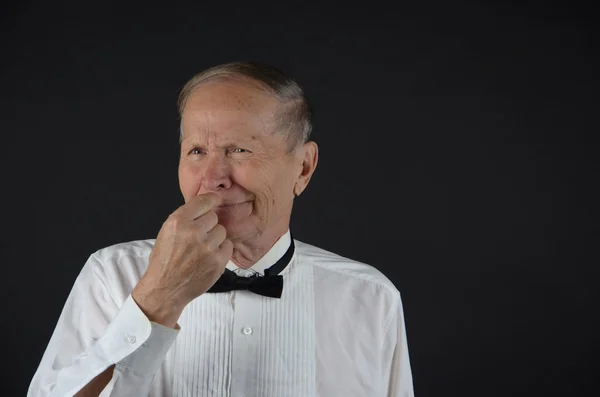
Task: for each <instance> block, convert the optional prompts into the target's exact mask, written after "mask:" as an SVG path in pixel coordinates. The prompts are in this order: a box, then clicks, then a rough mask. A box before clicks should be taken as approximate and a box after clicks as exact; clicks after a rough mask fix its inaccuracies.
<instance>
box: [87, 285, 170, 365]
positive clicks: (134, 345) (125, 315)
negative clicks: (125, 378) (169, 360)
mask: <svg viewBox="0 0 600 397" xmlns="http://www.w3.org/2000/svg"><path fill="white" fill-rule="evenodd" d="M177 328H179V326H177ZM178 334H179V329H173V328H169V327H165V326H164V325H161V324H158V323H155V322H152V321H150V320H148V317H146V315H145V314H144V312H142V310H141V309H140V308H139V306H138V305H137V304H136V303H135V301H134V300H133V298H132V297H131V295H129V296H128V297H127V299H126V300H125V302H124V303H123V306H122V307H121V309H120V310H119V313H118V314H117V316H116V317H115V318H114V319H113V321H112V322H111V323H110V325H109V326H108V328H107V330H106V333H105V334H104V336H103V337H102V338H101V339H100V340H99V341H98V342H99V343H100V345H101V346H102V348H103V350H104V351H105V353H106V355H107V356H108V358H109V359H110V361H111V362H113V363H117V364H118V365H119V366H123V367H126V368H128V369H130V370H132V371H134V372H136V373H138V374H141V375H152V374H154V373H155V372H156V371H157V370H158V368H159V367H160V365H161V363H162V361H163V360H164V358H165V355H166V354H167V352H168V351H169V349H170V348H171V345H172V344H173V342H174V341H175V338H176V337H177V335H178Z"/></svg>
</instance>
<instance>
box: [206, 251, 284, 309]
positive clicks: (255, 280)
mask: <svg viewBox="0 0 600 397" xmlns="http://www.w3.org/2000/svg"><path fill="white" fill-rule="evenodd" d="M291 240H292V241H291V243H290V246H289V248H288V249H287V251H286V253H285V254H284V255H283V256H282V257H281V259H279V260H278V261H277V262H276V263H275V264H274V265H273V266H271V267H270V268H268V269H265V275H264V276H261V275H259V274H255V275H253V276H251V277H242V276H238V275H237V274H235V273H234V272H232V271H231V270H229V269H225V272H224V273H223V275H222V276H221V277H220V278H219V279H218V280H217V282H216V283H215V284H214V285H213V286H212V287H210V289H209V290H208V291H207V292H227V291H233V290H240V289H242V290H243V289H245V290H248V291H250V292H254V293H255V294H258V295H263V296H268V297H271V298H281V293H282V292H283V276H279V275H278V274H279V273H281V271H282V270H283V269H285V267H286V266H287V265H288V264H289V262H290V260H291V259H292V255H293V254H294V239H291Z"/></svg>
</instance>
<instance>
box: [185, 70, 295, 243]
mask: <svg viewBox="0 0 600 397" xmlns="http://www.w3.org/2000/svg"><path fill="white" fill-rule="evenodd" d="M277 105H278V102H277V99H276V98H274V97H272V96H270V95H268V94H266V93H262V92H261V91H259V90H258V89H257V88H256V87H255V86H254V85H253V83H251V82H246V81H237V80H236V81H215V82H208V83H204V84H201V85H200V86H199V87H198V88H197V89H196V90H195V91H194V92H193V93H192V94H191V95H190V97H189V98H188V101H187V103H186V105H185V108H184V110H183V115H182V129H183V139H182V143H181V156H180V161H179V186H180V188H181V193H182V194H183V197H184V200H185V202H186V203H187V202H188V201H189V200H191V199H192V198H193V197H194V196H196V195H199V194H203V193H207V192H215V193H217V194H218V195H219V196H221V198H222V200H223V202H222V204H221V205H220V206H219V207H218V208H216V209H215V212H216V213H217V215H218V216H219V223H220V224H222V225H223V226H225V228H226V230H227V235H228V238H229V239H233V240H236V239H241V240H246V239H253V238H255V237H260V236H261V235H263V234H265V233H267V234H271V233H273V232H275V233H284V232H285V231H286V230H287V226H288V224H289V218H290V214H291V211H292V203H293V199H294V190H293V189H294V185H295V183H296V182H297V180H298V177H299V175H300V174H301V173H302V158H301V157H300V156H298V155H297V154H295V153H292V154H288V150H287V149H288V145H289V144H288V143H287V142H286V141H285V139H284V138H283V136H282V135H280V134H274V130H275V128H276V123H275V121H274V116H275V115H276V110H277Z"/></svg>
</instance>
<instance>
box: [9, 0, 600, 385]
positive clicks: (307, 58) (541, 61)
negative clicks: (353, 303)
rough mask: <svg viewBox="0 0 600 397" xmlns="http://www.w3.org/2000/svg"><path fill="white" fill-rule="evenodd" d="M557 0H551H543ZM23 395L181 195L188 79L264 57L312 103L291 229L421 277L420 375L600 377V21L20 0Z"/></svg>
mask: <svg viewBox="0 0 600 397" xmlns="http://www.w3.org/2000/svg"><path fill="white" fill-rule="evenodd" d="M546 3H548V2H546ZM1 15H2V20H1V21H0V22H1V26H2V28H1V29H2V32H3V33H2V36H1V39H0V44H1V45H2V50H1V54H2V55H1V57H2V62H1V64H2V76H1V80H0V84H1V87H2V88H1V98H0V100H1V102H0V105H1V106H0V109H1V110H0V112H1V113H0V116H1V117H0V131H1V132H2V138H1V142H2V148H3V150H2V154H3V155H2V161H3V163H4V164H3V166H2V171H3V174H4V175H3V183H2V186H3V188H2V190H3V192H2V198H3V200H2V203H3V209H4V211H3V215H4V216H3V220H4V222H3V223H2V224H3V239H2V241H3V242H2V247H3V248H2V272H3V277H2V279H3V284H4V285H3V288H2V289H1V291H2V302H3V306H4V309H3V314H2V332H3V338H2V341H3V342H2V350H3V351H2V357H3V358H4V360H3V361H4V368H5V370H4V374H5V375H7V376H6V377H5V380H4V381H3V382H2V388H4V390H2V394H1V395H3V396H18V395H24V394H25V392H26V389H27V387H28V384H29V381H30V379H31V377H32V376H33V373H34V371H35V369H36V368H37V365H38V363H39V360H40V358H41V356H42V354H43V351H44V349H45V347H46V344H47V343H48V340H49V338H50V335H51V333H52V330H53V329H54V325H55V323H56V320H57V319H58V315H59V314H60V310H61V309H62V305H63V304H64V301H65V299H66V297H67V295H68V293H69V291H70V288H71V286H72V283H73V281H74V280H75V277H76V276H77V274H78V273H79V271H80V269H81V267H82V265H83V264H84V262H85V261H86V259H87V258H88V256H89V255H90V254H91V253H92V252H94V251H96V250H97V249H99V248H102V247H105V246H108V245H112V244H115V243H118V242H123V241H131V240H137V239H145V238H154V237H156V234H157V233H158V230H159V229H160V226H161V224H162V222H163V221H164V220H165V218H166V217H167V216H168V214H169V213H171V212H172V211H173V210H175V209H176V208H177V207H178V206H180V205H182V204H183V198H182V196H181V194H180V192H179V187H178V182H177V162H178V116H177V112H176V107H175V101H176V97H177V93H178V90H179V88H180V87H181V86H182V85H183V84H184V83H185V81H186V80H187V79H188V78H189V77H191V76H192V75H193V74H195V73H196V72H198V71H200V70H201V69H203V68H205V67H208V66H212V65H215V64H219V63H223V62H227V61H232V60H256V61H261V62H266V63H269V64H272V65H274V66H277V67H279V68H281V69H282V70H284V71H285V72H287V73H288V74H290V75H292V76H293V77H295V78H296V79H297V81H298V82H300V84H302V85H303V86H304V88H305V90H306V93H307V96H308V98H309V101H311V103H312V106H313V108H314V111H315V117H314V123H315V129H314V135H313V137H314V139H315V140H316V141H317V143H318V144H319V146H320V162H319V165H318V168H317V171H316V173H315V176H314V177H313V180H312V181H311V184H310V186H309V188H308V190H307V191H306V192H305V194H303V196H302V197H301V198H300V199H299V200H298V201H297V203H296V207H295V210H294V215H293V219H292V226H291V229H292V231H293V233H294V237H295V238H297V239H299V240H302V241H305V242H308V243H311V244H315V245H318V246H320V247H322V248H325V249H328V250H331V251H334V252H336V253H338V254H341V255H343V256H347V257H350V258H353V259H357V260H360V261H363V262H366V263H369V264H371V265H373V266H375V267H377V268H378V269H380V270H381V271H383V272H384V273H385V274H386V275H387V276H388V277H389V278H390V279H391V280H392V281H393V282H394V283H395V284H396V286H397V287H398V289H399V290H400V291H401V293H402V295H403V302H404V309H405V315H406V326H407V331H408V338H409V348H410V354H411V362H412V367H413V376H414V383H415V392H416V394H417V395H418V396H422V397H425V396H438V395H472V396H506V395H527V396H530V395H595V393H594V392H593V389H591V390H590V391H589V392H587V389H588V387H591V386H593V384H594V383H595V382H594V381H595V380H596V379H597V375H596V368H595V367H596V365H595V363H594V361H596V354H597V353H598V339H599V338H598V327H597V317H598V309H597V307H596V303H597V299H598V291H597V288H596V285H597V280H598V270H597V265H598V263H600V261H599V259H600V258H599V257H600V255H598V248H597V244H596V239H597V237H598V234H599V228H598V223H597V214H598V211H597V209H596V207H597V202H596V201H595V197H594V194H595V188H596V185H597V184H598V179H599V177H598V172H599V171H600V167H599V162H598V161H597V159H596V156H597V155H596V151H597V145H596V141H597V140H596V139H595V134H596V133H597V132H598V122H597V114H598V110H597V109H598V105H599V103H598V102H599V101H598V88H599V87H598V84H597V83H598V82H597V73H596V69H597V68H598V66H599V65H598V64H599V63H598V48H597V42H595V41H594V39H593V34H594V31H593V30H594V25H595V21H594V19H593V17H592V15H593V14H592V13H591V10H590V9H584V8H581V7H579V6H576V5H574V4H573V3H571V4H570V5H568V6H559V5H556V4H555V5H553V6H548V5H544V4H543V3H539V4H534V3H523V2H519V3H515V4H513V5H510V4H507V3H504V4H501V3H496V4H492V3H488V4H475V3H469V4H467V3H463V4H459V3H457V2H442V1H440V2H437V3H427V2H419V3H413V2H411V3H406V4H404V3H390V4H377V3H376V2H360V3H353V4H343V3H341V2H340V4H339V5H324V4H323V3H321V4H320V5H308V4H306V3H302V2H289V3H285V2H278V3H273V4H265V3H257V2H246V3H243V4H237V3H222V4H220V5H216V4H209V5H207V4H202V2H197V3H196V4H195V5H190V4H183V3H178V2H171V3H168V5H167V3H165V4H164V5H161V6H157V5H154V4H152V3H150V2H146V3H138V4H133V3H128V2H125V3H119V2H107V1H88V2H80V1H70V2H42V1H39V0H36V1H21V2H12V3H10V2H9V3H6V2H4V5H3V11H2V14H1Z"/></svg>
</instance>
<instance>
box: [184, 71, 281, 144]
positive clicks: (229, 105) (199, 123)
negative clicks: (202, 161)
mask: <svg viewBox="0 0 600 397" xmlns="http://www.w3.org/2000/svg"><path fill="white" fill-rule="evenodd" d="M277 105H278V101H277V99H276V98H275V97H274V96H273V95H271V94H270V93H268V92H265V91H264V90H261V89H260V88H259V87H257V86H256V84H253V83H252V82H248V81H235V80H234V81H232V80H224V81H221V80H217V81H209V82H203V83H202V84H201V85H199V86H198V87H197V88H196V89H195V90H194V91H193V92H192V93H191V94H190V96H189V98H188V100H187V101H186V104H185V107H184V110H183V114H182V120H181V128H182V131H185V132H184V135H189V134H198V133H200V134H202V133H208V132H213V133H218V135H223V134H226V133H227V134H229V133H250V134H262V133H268V132H272V131H273V129H274V128H275V123H276V115H277ZM188 133H189V134H188Z"/></svg>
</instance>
